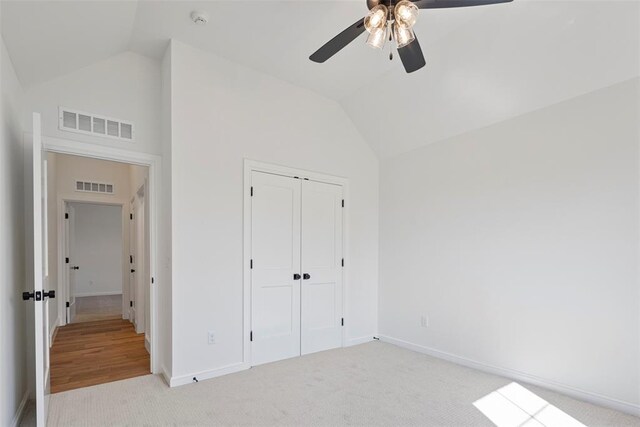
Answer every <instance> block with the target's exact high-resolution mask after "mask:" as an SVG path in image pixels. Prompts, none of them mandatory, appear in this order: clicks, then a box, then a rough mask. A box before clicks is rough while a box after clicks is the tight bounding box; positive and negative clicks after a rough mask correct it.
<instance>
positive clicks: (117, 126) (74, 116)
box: [58, 107, 134, 142]
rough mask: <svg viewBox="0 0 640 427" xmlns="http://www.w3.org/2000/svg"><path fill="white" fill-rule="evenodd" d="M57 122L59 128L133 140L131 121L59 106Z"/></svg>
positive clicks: (122, 139)
mask: <svg viewBox="0 0 640 427" xmlns="http://www.w3.org/2000/svg"><path fill="white" fill-rule="evenodd" d="M58 115H59V117H58V119H59V120H58V122H59V126H60V130H64V131H69V132H76V133H83V134H86V135H94V136H102V137H105V138H111V139H119V140H121V141H130V142H131V141H133V140H134V131H133V123H131V122H127V121H125V120H120V119H114V118H110V117H104V116H98V115H95V114H91V113H83V112H81V111H76V110H72V109H69V108H65V107H60V108H59V114H58Z"/></svg>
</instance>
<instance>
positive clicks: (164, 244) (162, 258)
mask: <svg viewBox="0 0 640 427" xmlns="http://www.w3.org/2000/svg"><path fill="white" fill-rule="evenodd" d="M171 68H172V63H171V44H169V46H168V47H167V50H166V52H165V54H164V57H163V58H162V64H161V75H162V88H161V92H162V93H161V98H162V102H161V106H162V107H161V123H162V125H161V138H160V146H161V155H162V167H161V170H160V171H159V172H158V173H159V175H160V182H159V183H158V184H159V187H158V189H157V191H156V192H155V193H154V194H156V195H157V197H158V204H157V206H159V212H158V213H157V218H158V225H157V228H158V262H157V266H156V275H157V277H156V290H157V298H158V316H157V319H158V321H157V324H158V329H159V330H160V332H159V333H158V334H156V337H157V339H158V341H159V342H158V343H157V345H156V348H158V349H159V351H160V353H162V356H161V357H162V359H161V362H160V363H161V366H162V371H163V372H164V374H165V377H166V379H167V380H168V379H170V378H171V376H172V367H173V354H172V349H173V347H172V346H173V307H172V294H173V289H172V287H173V285H172V283H173V278H172V274H173V273H172V268H171V264H172V253H173V247H172V225H171V224H172V212H171V194H172V190H171V187H172V185H171V140H172V135H171V129H172V127H171V105H172V89H171Z"/></svg>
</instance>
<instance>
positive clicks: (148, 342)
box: [144, 335, 151, 354]
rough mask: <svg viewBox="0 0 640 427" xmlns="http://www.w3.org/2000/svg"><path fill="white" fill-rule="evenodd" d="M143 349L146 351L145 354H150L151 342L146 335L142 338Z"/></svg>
mask: <svg viewBox="0 0 640 427" xmlns="http://www.w3.org/2000/svg"><path fill="white" fill-rule="evenodd" d="M144 348H145V349H146V350H147V353H149V354H151V342H150V341H149V337H148V336H146V335H145V336H144Z"/></svg>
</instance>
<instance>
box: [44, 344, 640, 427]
mask: <svg viewBox="0 0 640 427" xmlns="http://www.w3.org/2000/svg"><path fill="white" fill-rule="evenodd" d="M511 383H512V381H510V380H508V379H505V378H501V377H498V376H495V375H489V374H485V373H482V372H479V371H476V370H473V369H469V368H465V367H462V366H458V365H455V364H452V363H449V362H445V361H442V360H439V359H436V358H433V357H430V356H426V355H423V354H420V353H416V352H413V351H409V350H405V349H402V348H399V347H396V346H393V345H390V344H386V343H381V342H372V343H367V344H363V345H359V346H355V347H349V348H345V349H338V350H331V351H326V352H322V353H316V354H312V355H308V356H303V357H299V358H295V359H289V360H285V361H281V362H276V363H271V364H267V365H262V366H258V367H255V368H252V369H250V370H247V371H243V372H239V373H236V374H231V375H227V376H223V377H219V378H215V379H211V380H207V381H201V382H199V383H197V384H191V385H185V386H182V387H177V388H173V389H170V388H169V387H167V386H166V385H165V383H164V382H163V380H162V379H161V378H160V377H159V376H154V375H148V376H144V377H138V378H135V379H130V380H125V381H119V382H114V383H110V384H103V385H98V386H94V387H89V388H85V389H78V390H72V391H68V392H64V393H58V394H54V395H52V396H51V403H50V413H49V425H50V426H102V425H104V426H106V425H130V426H138V425H147V426H149V425H179V426H189V425H190V426H196V425H199V426H215V425H256V426H257V425H259V426H269V425H289V426H294V425H295V426H329V425H331V426H336V425H367V426H370V425H387V426H493V425H494V423H492V422H491V421H490V420H489V418H487V416H485V415H484V414H483V413H482V412H481V411H480V410H479V409H478V408H477V407H476V406H474V402H477V401H478V400H479V399H482V398H485V399H484V400H481V402H482V404H481V405H479V406H481V407H486V406H487V405H486V404H487V403H491V402H490V401H493V400H492V398H491V396H496V394H492V393H494V392H495V391H496V390H498V389H501V388H502V387H504V386H508V385H509V384H511ZM524 386H525V387H526V389H528V390H530V391H531V392H533V393H535V394H536V395H537V396H539V397H540V398H542V399H544V400H545V401H546V402H549V404H551V405H553V406H552V407H551V408H554V407H555V408H558V409H557V410H556V415H557V412H560V414H563V415H564V417H565V418H562V417H560V418H557V417H556V421H557V420H561V421H560V422H556V423H553V422H550V423H546V424H543V423H537V421H535V420H531V419H529V420H528V422H526V423H523V422H521V421H518V422H517V424H516V425H527V426H532V425H537V426H540V425H547V426H548V427H552V426H554V425H555V426H558V425H567V423H565V422H563V420H564V421H567V420H571V418H570V417H573V418H574V419H575V420H577V421H579V422H581V423H583V424H585V425H587V426H592V427H593V426H618V427H620V426H640V419H638V418H635V417H632V416H629V415H625V414H622V413H620V412H616V411H613V410H609V409H606V408H602V407H598V406H594V405H591V404H588V403H584V402H580V401H577V400H574V399H571V398H569V397H566V396H563V395H560V394H557V393H554V392H550V391H547V390H543V389H540V388H538V387H533V386H529V385H524ZM486 396H489V397H486ZM483 405H484V406H483ZM489 406H491V405H489ZM535 410H536V411H537V410H538V409H535ZM561 411H563V412H561ZM512 412H513V411H510V410H509V409H504V411H501V413H500V414H499V415H505V416H507V415H508V416H511V415H512ZM543 412H544V411H543ZM494 415H495V414H494ZM516 418H517V417H516ZM547 418H548V417H547ZM506 419H507V421H509V420H510V421H511V422H512V421H513V419H514V418H513V417H512V418H509V417H507V418H506ZM502 421H504V420H502ZM500 425H508V423H505V422H502V423H500ZM578 425H579V424H578Z"/></svg>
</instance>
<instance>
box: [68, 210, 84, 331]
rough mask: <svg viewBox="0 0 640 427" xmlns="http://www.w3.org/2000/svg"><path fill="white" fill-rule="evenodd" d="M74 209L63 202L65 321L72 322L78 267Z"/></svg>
mask: <svg viewBox="0 0 640 427" xmlns="http://www.w3.org/2000/svg"><path fill="white" fill-rule="evenodd" d="M75 218H76V211H75V208H74V207H73V205H71V204H69V203H65V222H64V239H65V241H64V247H65V268H66V271H65V278H66V284H67V288H66V295H67V323H72V322H73V320H74V319H75V317H76V310H77V304H76V276H77V273H76V272H77V271H78V269H79V268H80V267H78V266H77V265H76V262H75V260H76V258H75V256H76V251H75V247H76V227H75Z"/></svg>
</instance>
